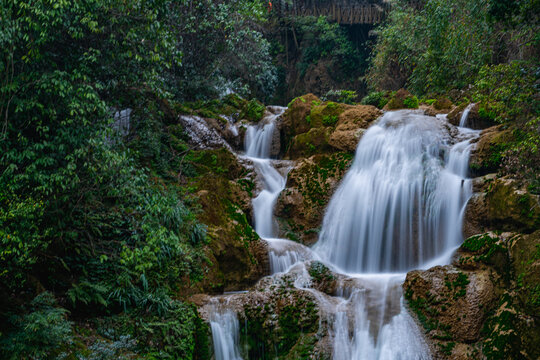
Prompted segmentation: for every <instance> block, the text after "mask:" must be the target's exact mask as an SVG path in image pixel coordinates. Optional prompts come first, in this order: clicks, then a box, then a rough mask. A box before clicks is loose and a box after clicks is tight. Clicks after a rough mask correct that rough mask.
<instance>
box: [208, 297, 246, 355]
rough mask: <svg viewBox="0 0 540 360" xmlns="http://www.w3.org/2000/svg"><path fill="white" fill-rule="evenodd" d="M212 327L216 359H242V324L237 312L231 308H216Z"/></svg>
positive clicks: (211, 321)
mask: <svg viewBox="0 0 540 360" xmlns="http://www.w3.org/2000/svg"><path fill="white" fill-rule="evenodd" d="M210 328H211V329H212V341H213V343H214V355H215V358H216V360H241V359H242V357H241V356H240V350H239V334H240V326H239V324H238V318H237V317H236V314H235V313H234V312H233V311H232V310H230V309H225V310H220V309H219V308H218V307H216V308H214V309H213V312H212V314H211V315H210Z"/></svg>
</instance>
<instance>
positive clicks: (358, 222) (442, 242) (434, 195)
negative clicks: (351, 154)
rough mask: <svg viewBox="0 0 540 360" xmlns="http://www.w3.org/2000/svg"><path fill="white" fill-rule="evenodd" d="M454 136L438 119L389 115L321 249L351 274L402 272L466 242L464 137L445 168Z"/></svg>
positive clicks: (333, 207)
mask: <svg viewBox="0 0 540 360" xmlns="http://www.w3.org/2000/svg"><path fill="white" fill-rule="evenodd" d="M449 140H450V138H449V136H448V134H447V132H446V131H445V130H444V127H443V123H442V122H441V121H437V120H436V119H435V118H433V117H428V116H424V115H420V114H418V113H414V112H411V111H398V112H389V113H386V114H385V115H384V116H383V117H382V118H381V119H380V120H379V122H378V123H377V124H375V125H374V126H372V127H371V128H370V129H369V130H368V131H367V132H366V133H365V134H364V136H363V138H362V140H361V141H360V144H359V145H358V148H357V151H356V156H355V160H354V163H353V165H352V167H351V169H350V170H349V172H348V173H347V175H346V176H345V178H344V179H343V182H342V184H341V186H340V187H339V189H338V190H337V191H336V193H335V195H334V196H333V198H332V200H331V201H330V204H329V206H328V209H327V211H326V214H325V217H324V221H323V227H322V230H321V234H320V238H319V241H318V243H317V244H316V245H315V251H316V252H317V253H319V255H320V256H321V257H323V258H325V259H326V260H327V261H329V262H331V263H333V264H335V265H336V266H337V267H339V268H341V269H343V270H344V271H347V272H357V273H360V272H363V273H365V272H368V273H375V272H396V271H398V272H399V271H407V270H410V269H412V268H415V267H419V266H421V265H422V264H423V263H425V262H426V261H428V260H430V259H432V258H434V257H435V256H436V255H439V254H441V253H442V252H445V251H447V250H449V249H450V248H453V247H455V246H457V245H458V244H459V243H461V241H462V237H461V236H462V235H461V227H458V226H456V225H457V223H458V222H459V213H460V210H461V208H462V207H463V206H464V205H465V202H466V201H467V200H468V195H467V194H468V191H466V186H464V184H463V183H462V180H463V174H462V173H463V169H466V167H467V161H468V152H467V148H466V146H465V145H466V144H465V143H463V144H461V143H460V144H458V145H457V146H454V147H452V149H451V150H450V151H449V164H448V165H447V166H445V162H444V159H443V158H441V153H444V151H445V149H446V147H447V144H446V142H448V141H449ZM449 166H450V167H452V168H449ZM455 167H460V169H459V171H460V173H459V174H457V173H455V172H454V169H453V168H455ZM462 168H463V169H462Z"/></svg>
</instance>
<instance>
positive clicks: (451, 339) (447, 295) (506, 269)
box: [403, 230, 540, 360]
mask: <svg viewBox="0 0 540 360" xmlns="http://www.w3.org/2000/svg"><path fill="white" fill-rule="evenodd" d="M539 267H540V230H539V231H535V232H534V233H531V234H519V233H511V232H506V233H500V232H488V233H484V234H479V235H475V236H472V237H470V238H468V239H467V240H465V242H464V243H463V245H462V246H461V248H460V249H459V251H458V253H457V255H456V257H455V259H454V261H453V263H452V265H448V266H443V267H441V266H437V267H434V268H432V269H429V270H425V271H419V270H417V271H412V272H410V273H409V274H407V279H406V281H405V283H404V285H403V287H404V290H405V296H406V298H407V301H408V306H409V308H410V309H411V310H413V313H414V314H416V317H417V319H418V320H419V322H420V323H421V324H422V325H423V326H424V328H425V329H426V332H427V334H428V340H429V343H430V344H431V345H432V348H433V350H434V352H435V355H436V358H438V359H471V360H472V359H480V358H486V359H501V360H502V359H537V358H539V356H540V349H539V348H538V346H537V344H538V342H539V341H540V329H539V327H538V326H539V324H540V318H539V316H538V314H539V313H540V308H539V307H540V285H539V282H540V275H539V274H540V271H539V270H540V269H539Z"/></svg>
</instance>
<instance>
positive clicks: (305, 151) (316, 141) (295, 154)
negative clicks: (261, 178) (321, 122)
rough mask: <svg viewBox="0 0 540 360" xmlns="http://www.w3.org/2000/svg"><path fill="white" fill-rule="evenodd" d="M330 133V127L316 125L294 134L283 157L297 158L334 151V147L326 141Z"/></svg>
mask: <svg viewBox="0 0 540 360" xmlns="http://www.w3.org/2000/svg"><path fill="white" fill-rule="evenodd" d="M330 134H332V129H331V128H325V127H318V128H313V129H310V130H309V131H308V132H306V133H302V134H299V135H296V136H295V137H294V138H293V139H292V142H291V144H290V146H289V149H288V151H287V154H286V156H285V158H286V159H299V158H304V157H308V156H311V155H314V154H316V153H329V152H334V151H335V149H334V148H333V147H332V146H330V144H329V143H328V141H329V139H330Z"/></svg>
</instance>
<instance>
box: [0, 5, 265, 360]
mask: <svg viewBox="0 0 540 360" xmlns="http://www.w3.org/2000/svg"><path fill="white" fill-rule="evenodd" d="M262 9H263V8H262V7H261V4H260V2H258V1H197V2H192V1H180V2H177V1H166V0H159V1H152V2H149V1H138V0H128V1H125V0H122V1H120V0H88V1H82V2H81V1H71V0H65V1H54V2H51V1H19V0H17V1H12V0H2V1H1V3H0V58H1V61H0V73H1V74H2V82H1V83H0V99H1V100H0V114H1V119H2V120H1V122H0V139H1V140H0V242H1V247H0V269H1V270H0V299H1V300H0V302H1V303H0V335H1V337H0V357H2V358H8V359H19V358H46V357H56V356H60V355H61V354H63V356H77V357H78V358H92V359H94V358H111V357H115V358H119V357H121V356H129V354H132V353H135V354H136V353H138V354H141V355H145V354H146V355H147V356H148V357H149V358H185V359H187V358H192V357H193V356H194V349H195V347H196V344H197V342H198V341H206V333H205V332H204V327H203V326H195V325H196V324H197V321H199V320H197V319H198V317H197V315H196V312H195V310H194V308H192V307H191V306H190V305H187V304H184V303H182V302H181V301H179V300H176V299H175V298H176V297H175V293H176V292H177V291H178V287H179V284H180V283H182V282H185V281H186V280H188V279H191V280H194V281H196V280H198V279H201V278H202V277H203V275H204V274H203V273H202V272H201V264H203V263H205V262H206V260H205V258H204V256H203V253H202V251H201V247H202V246H203V245H204V244H205V242H206V235H205V227H204V225H202V224H200V223H199V221H198V220H197V219H196V212H197V206H196V204H195V203H194V202H193V201H192V200H190V198H189V197H186V196H185V195H184V191H183V190H182V189H181V188H180V187H179V186H178V184H177V182H175V181H174V177H173V176H172V175H171V174H172V171H174V173H175V174H177V173H178V171H179V170H180V172H182V167H181V166H180V165H179V164H180V161H179V159H178V154H179V153H180V152H182V151H184V152H185V151H187V150H189V148H188V146H187V144H186V143H185V142H184V141H183V140H182V139H183V138H182V136H183V135H182V129H181V128H180V129H178V128H175V127H170V126H169V125H171V121H175V115H173V114H174V104H175V103H177V102H179V101H183V100H186V99H188V100H189V99H194V98H200V97H208V96H217V95H218V94H219V93H220V92H222V91H223V89H228V91H237V92H239V93H242V94H244V95H246V96H248V95H252V94H257V95H259V96H261V97H264V96H265V95H266V94H271V93H272V91H273V87H274V85H275V76H274V70H273V67H272V65H271V61H270V57H269V56H268V43H267V42H266V40H264V39H263V38H262V36H261V34H260V33H259V32H258V31H257V30H256V29H255V25H256V24H257V22H259V21H262V20H263V19H262V16H261V14H264V12H263V10H262ZM186 19H190V21H186ZM231 59H232V60H233V61H231ZM232 64H234V66H232ZM122 109H130V110H131V116H130V125H131V127H132V129H131V132H130V133H129V135H127V137H126V136H123V134H121V133H120V132H118V131H114V130H113V128H114V127H111V124H112V122H113V121H115V120H119V119H118V117H119V115H120V113H119V111H120V110H122ZM115 113H116V114H117V115H116V118H115ZM173 141H175V147H174V148H171V142H173ZM186 163H187V162H186ZM185 166H187V165H185ZM70 314H71V316H69V317H68V315H70ZM120 314H121V315H120ZM95 315H100V316H102V317H101V318H100V320H95V323H92V324H90V323H86V322H85V319H87V318H88V319H90V320H89V321H91V322H92V321H94V320H91V318H92V317H93V316H95ZM68 318H69V320H68ZM197 331H202V334H203V335H201V336H198V335H197ZM92 334H93V335H92ZM91 335H92V336H91Z"/></svg>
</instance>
